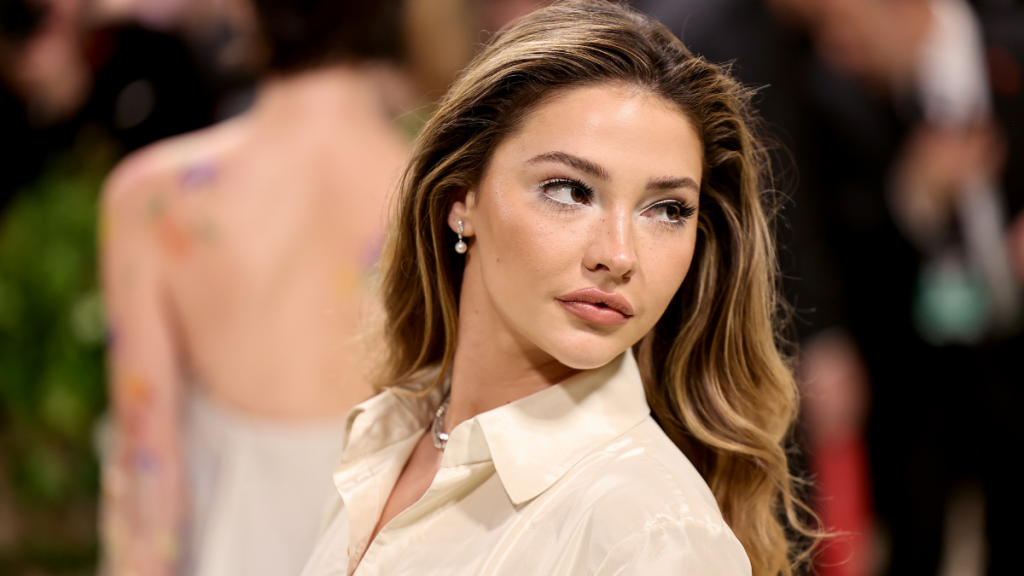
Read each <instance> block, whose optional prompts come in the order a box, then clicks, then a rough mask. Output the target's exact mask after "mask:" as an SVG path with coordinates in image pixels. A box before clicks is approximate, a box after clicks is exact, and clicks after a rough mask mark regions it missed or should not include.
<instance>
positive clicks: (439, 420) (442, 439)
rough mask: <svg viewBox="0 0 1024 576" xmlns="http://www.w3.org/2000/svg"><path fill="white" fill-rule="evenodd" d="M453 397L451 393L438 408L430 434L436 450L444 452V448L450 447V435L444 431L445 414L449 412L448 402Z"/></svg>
mask: <svg viewBox="0 0 1024 576" xmlns="http://www.w3.org/2000/svg"><path fill="white" fill-rule="evenodd" d="M451 397H452V396H451V394H450V393H449V394H448V395H447V396H445V397H444V401H443V402H441V405H440V406H438V407H437V412H436V413H435V414H434V422H433V423H432V424H431V425H430V433H431V435H432V436H433V437H434V448H437V449H438V450H444V447H445V446H447V445H448V433H447V432H445V431H444V413H445V412H446V411H447V410H448V400H449V399H451Z"/></svg>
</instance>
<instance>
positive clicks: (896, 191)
mask: <svg viewBox="0 0 1024 576" xmlns="http://www.w3.org/2000/svg"><path fill="white" fill-rule="evenodd" d="M637 6H638V8H640V9H643V10H646V11H648V12H650V13H652V14H653V15H655V16H657V17H659V18H662V19H664V20H665V21H666V22H671V24H670V26H672V27H673V28H674V29H678V30H681V31H682V32H683V37H684V39H686V40H687V43H688V45H689V46H690V47H691V48H693V49H694V50H695V51H696V52H698V53H701V54H703V55H705V56H707V57H708V58H710V59H712V60H713V61H734V64H733V70H734V71H735V73H736V74H737V75H738V76H739V77H740V78H741V79H743V80H744V81H745V82H747V83H748V84H749V85H753V86H759V87H763V88H761V96H760V97H759V99H758V107H759V109H760V110H761V111H762V112H763V113H764V114H765V116H766V118H767V120H768V121H769V122H770V123H771V124H773V125H774V126H775V131H774V132H775V134H776V136H777V137H778V138H779V140H780V141H781V142H782V143H783V144H784V145H785V146H787V148H789V149H790V150H791V151H792V153H793V156H794V159H795V163H796V167H797V168H798V170H799V174H798V178H799V180H798V181H797V182H793V183H788V182H782V183H781V185H782V186H783V188H784V189H785V190H787V191H789V190H793V192H792V196H793V199H794V203H793V205H791V206H787V208H786V211H785V212H784V216H785V217H786V219H787V220H788V221H789V226H790V227H791V228H790V230H785V229H784V231H787V232H789V238H787V237H786V234H785V233H784V234H783V235H782V236H783V241H784V242H786V240H789V243H788V246H784V247H783V248H782V250H783V255H785V253H786V252H787V251H792V253H793V258H792V259H791V260H788V261H787V259H786V258H785V257H783V258H782V264H783V276H784V278H787V279H788V282H786V284H787V285H788V286H787V293H789V294H791V299H792V300H793V301H794V303H795V308H796V316H797V320H798V322H797V325H798V327H799V328H800V330H799V335H800V338H801V342H802V353H801V357H802V360H801V370H800V375H801V380H802V382H803V386H804V404H805V406H804V408H805V429H806V431H807V436H808V442H809V448H810V455H811V462H812V465H813V469H814V472H815V474H816V480H817V483H816V484H817V486H816V489H817V492H818V495H819V510H820V511H821V513H822V516H823V521H824V522H825V523H826V525H827V526H830V527H832V528H835V529H839V530H841V531H844V532H846V533H847V534H846V536H844V537H843V538H841V539H839V540H838V541H837V542H836V543H834V544H831V545H830V546H828V547H826V548H825V550H824V552H823V554H822V557H821V559H820V564H819V566H818V568H819V571H820V572H821V573H823V574H851V575H853V574H869V573H873V572H874V571H875V570H876V567H877V565H878V564H877V563H878V562H879V561H884V560H885V559H884V558H878V557H876V556H877V554H879V553H880V551H878V550H876V549H875V547H874V542H875V537H874V536H873V535H872V534H871V532H872V529H871V508H872V498H873V496H872V492H878V498H879V499H880V500H881V501H880V502H879V503H878V506H879V511H880V513H881V515H882V517H883V520H884V521H885V524H886V525H888V526H889V528H890V530H892V531H893V542H892V550H893V556H892V558H891V564H892V565H891V567H890V568H889V569H890V571H891V572H892V573H896V574H901V573H934V572H935V569H936V565H937V563H938V557H939V541H940V538H941V530H942V522H941V515H942V511H943V508H944V506H945V499H946V497H947V496H948V494H949V489H950V486H951V483H952V482H953V481H954V480H953V479H954V478H955V477H957V476H958V475H961V476H962V475H963V474H964V473H965V472H967V473H981V474H982V475H983V476H985V478H986V481H985V483H986V485H991V486H992V487H993V489H994V490H993V494H995V495H996V498H997V499H999V500H1001V501H1005V500H1006V499H1007V498H1010V496H1009V495H1008V494H1009V493H1008V492H1007V491H1006V490H1005V482H1004V481H1002V480H1000V476H1005V474H1000V473H999V472H998V470H999V466H1000V462H1001V460H1000V458H999V457H998V456H997V454H998V451H999V450H998V449H997V448H993V449H992V451H987V450H986V451H985V452H984V453H985V454H986V456H985V457H982V458H981V459H977V458H975V457H974V456H973V450H967V451H966V452H963V453H962V454H961V457H960V458H956V457H951V456H949V453H948V452H943V451H941V450H942V449H941V447H942V446H943V445H945V446H951V447H952V446H963V445H964V442H965V440H966V439H968V438H969V439H971V441H973V442H974V444H975V445H991V444H992V441H991V440H990V438H995V439H999V442H997V443H996V445H999V446H1005V445H1006V444H1005V443H1004V442H1003V440H1006V441H1008V442H1010V443H1012V442H1013V440H1011V439H1012V438H1020V432H1019V428H1020V427H1019V425H1018V426H1014V425H1013V424H1012V422H1014V420H1015V419H1017V420H1019V419H1020V416H1021V410H1020V406H1021V403H1020V398H1019V397H1020V394H1019V392H1017V393H1015V392H1012V389H1013V387H1012V385H1010V383H1012V382H1014V381H1019V380H1020V379H1021V376H1020V373H1019V370H1015V369H1014V368H1013V362H1012V361H1008V359H1009V358H1011V357H1012V355H1013V353H1014V352H1013V351H1014V350H1017V351H1018V352H1017V353H1018V354H1019V350H1020V344H1019V339H1020V337H1019V336H1016V337H1012V336H1010V335H1012V333H1013V331H1014V330H1015V320H1014V317H1015V312H1014V309H1015V304H1014V300H1015V296H1014V293H1015V288H1014V287H1013V284H1012V282H1008V281H1007V279H1008V276H1009V275H1008V273H1007V266H1006V262H1007V259H1006V257H1005V253H1006V250H1005V249H1002V248H1001V244H1002V239H1001V234H1000V231H1001V230H1002V229H1003V219H1004V218H1003V217H1001V216H1000V215H999V211H1000V209H1001V208H1002V205H1004V204H1005V205H1006V206H1007V208H1008V211H1009V213H1014V212H1016V211H1017V210H1019V207H1020V201H1019V199H1015V198H1019V196H1020V191H1021V186H1020V185H1019V179H1018V180H1017V182H1018V184H1017V185H1013V184H1012V181H1011V179H1009V178H1006V179H1004V174H1003V172H1002V171H1001V160H1000V158H1001V156H1002V153H1003V147H1002V146H1001V144H1000V142H999V140H1000V137H999V136H998V135H997V132H998V130H997V129H994V128H993V126H994V124H995V123H996V122H997V121H998V120H1002V125H1003V126H1013V125H1014V124H1013V122H1012V115H1011V116H1009V117H1008V116H1006V112H1007V111H1008V110H1009V111H1012V109H1013V107H1012V106H1005V105H1001V104H1002V103H1001V101H1000V100H998V99H997V100H996V106H995V115H993V113H992V112H991V111H992V109H993V107H992V106H991V105H990V104H989V102H988V101H987V100H988V98H989V94H988V93H987V92H988V81H987V79H986V78H985V69H984V64H983V59H982V55H983V54H984V52H983V50H984V48H983V46H982V38H981V34H982V33H983V34H985V36H987V37H988V38H986V40H988V41H990V42H991V41H993V40H992V38H993V37H994V35H995V34H997V33H1001V34H1003V36H1007V35H1010V36H1012V32H1008V31H1012V30H1013V24H1012V23H1011V22H1014V21H1016V22H1019V21H1020V20H1019V19H1016V20H1014V19H1012V18H1007V16H1009V14H1007V12H1010V11H1011V10H1010V9H1008V8H1007V9H1003V10H1001V13H1000V14H999V16H998V17H997V16H995V15H993V19H992V20H993V22H994V21H995V20H996V19H997V18H998V25H992V26H987V27H983V28H981V29H979V26H978V23H977V19H976V17H974V16H973V15H972V14H971V11H970V9H969V8H967V7H966V5H964V4H961V3H956V2H934V3H932V2H924V1H917V0H863V1H861V0H857V1H846V0H827V1H824V2H808V1H806V0H771V1H770V2H761V1H758V0H750V1H745V0H735V1H718V2H708V1H702V0H690V1H685V2H658V1H657V0H653V1H651V0H647V1H641V2H638V3H637ZM684 23H685V28H684ZM799 27H807V28H808V29H809V30H810V31H811V32H812V34H813V35H814V37H815V38H814V39H815V41H816V44H817V50H816V52H817V55H815V54H814V53H812V52H811V50H810V46H808V47H806V48H805V47H804V44H805V43H804V42H802V41H801V40H800V39H799V34H794V33H793V32H799V30H797V28H799ZM1017 30H1018V32H1017V37H1019V36H1020V30H1024V27H1019V26H1018V27H1017ZM1003 41H1004V42H1006V40H1005V39H1004V40H1003ZM1011 42H1012V40H1011ZM1017 42H1018V43H1019V40H1017ZM990 54H991V51H990ZM998 54H999V55H1001V58H1002V59H1001V60H1000V62H1003V63H1004V65H1003V69H1009V72H1006V73H1005V74H1004V78H1009V79H1010V80H1005V81H1003V82H1002V85H1003V86H1007V87H1011V86H1014V85H1015V84H1014V83H1013V81H1012V78H1014V77H1016V76H1015V73H1017V72H1016V71H1019V69H1020V68H1019V65H1018V66H1017V67H1016V68H1015V67H1014V64H1013V60H1012V59H1010V58H1009V56H1008V53H1006V52H999V53H998ZM1004 90H1005V89H1004ZM1016 102H1017V110H1018V111H1019V110H1020V108H1021V107H1020V99H1019V98H1018V100H1016ZM922 119H923V120H925V121H926V122H925V123H920V124H919V120H922ZM1011 137H1012V135H1011ZM1019 150H1020V148H1019V147H1018V148H1017V151H1018V152H1017V153H1018V154H1019ZM1012 151H1013V150H1012V148H1011V152H1012ZM1010 165H1011V166H1012V165H1013V162H1011V163H1010ZM785 176H786V174H783V177H785ZM1001 181H1005V182H1006V183H1007V184H1006V185H1004V186H1003V191H1004V192H1005V196H1004V195H1003V194H1001V193H1000V191H999V185H1000V183H1001ZM791 187H792V188H791ZM979 189H980V193H979ZM971 190H973V191H974V193H971V192H970V191H971ZM965 191H966V194H965V193H964V192H965ZM922 193H924V195H927V198H926V200H925V202H924V203H923V204H924V209H923V211H922V210H921V209H920V208H919V207H920V206H921V204H922V202H920V200H921V199H922V196H923V194H922ZM908 196H910V197H912V201H910V202H907V200H908ZM960 198H970V199H971V200H970V202H973V203H974V206H973V207H969V208H968V209H966V210H965V209H964V207H962V206H959V204H961V203H962V201H961V200H959V199H960ZM979 198H981V199H983V201H982V202H977V200H978V199H979ZM932 199H934V200H935V201H937V202H936V204H937V205H938V206H939V207H940V209H939V210H937V211H936V210H931V208H933V206H932V205H931V204H932ZM908 205H909V207H910V210H907V207H908ZM979 206H980V207H981V209H980V210H979V209H978V207H979ZM968 211H971V212H975V213H976V212H981V213H982V218H981V221H982V222H988V224H984V225H978V223H977V222H978V219H977V218H965V217H964V213H965V212H968ZM908 212H913V213H914V214H913V215H911V217H910V218H909V220H911V221H913V222H911V223H909V224H910V225H909V226H908V218H907V215H908V214H907V213H908ZM922 212H924V218H920V215H921V213H922ZM986 212H987V213H988V215H987V216H986V215H985V213H986ZM936 216H937V218H936ZM936 222H938V223H939V224H940V226H939V227H938V229H939V231H940V235H939V236H940V237H939V240H941V242H939V244H938V248H939V251H940V252H942V251H943V249H944V248H945V247H948V246H949V245H950V244H952V245H953V246H954V247H956V246H960V247H961V248H960V250H961V252H963V251H968V252H969V251H973V252H974V254H975V256H974V257H973V258H974V260H976V261H979V262H978V263H975V264H969V265H968V266H967V268H968V269H969V271H970V274H973V275H975V276H973V278H972V279H971V281H970V282H971V284H972V288H971V289H972V290H975V292H974V293H975V294H981V295H982V296H981V297H982V298H984V299H986V300H988V301H990V302H994V303H997V304H998V301H999V300H1001V301H1002V302H1003V306H1002V308H1001V310H1000V311H999V312H996V313H994V314H990V315H989V316H988V318H989V319H988V320H986V322H989V323H988V324H985V323H984V322H982V323H981V324H980V326H981V331H980V332H979V333H978V335H977V336H975V338H977V339H978V340H975V342H976V343H975V344H973V345H968V346H965V345H963V344H946V345H941V344H939V345H937V344H936V343H935V342H930V341H926V340H925V339H924V337H923V336H922V334H921V325H920V322H919V320H918V319H917V318H916V317H917V316H918V314H917V310H916V309H917V308H920V306H919V305H915V301H916V300H917V299H918V296H919V294H920V291H921V287H922V284H921V282H920V280H921V279H920V278H919V271H923V270H927V269H928V266H927V262H928V260H929V258H930V256H929V254H930V252H931V251H933V250H934V248H930V247H928V246H926V245H923V244H922V243H921V242H920V240H919V238H917V237H915V232H914V227H915V226H916V227H918V228H920V227H921V226H920V225H922V224H923V225H924V228H925V229H926V230H934V229H935V228H934V224H935V223H936ZM972 222H973V223H972ZM965 223H966V225H967V227H971V228H973V229H974V230H975V231H978V230H979V229H980V230H981V232H982V233H981V234H980V235H979V234H975V236H976V238H975V239H974V240H972V242H973V244H974V246H975V248H973V249H967V250H964V246H965V244H966V243H965V242H964V241H963V240H962V238H963V234H962V232H961V229H962V228H964V227H965V226H963V224H965ZM977 236H980V238H978V237H977ZM979 240H980V241H979ZM977 246H985V247H987V248H984V249H980V250H979V249H978V248H977ZM979 256H980V257H979ZM985 260H987V261H988V262H984V261H985ZM960 261H961V262H963V260H962V259H961V260H960ZM993 263H994V265H992V264H993ZM960 270H961V272H962V271H963V270H964V267H963V265H960ZM960 277H961V278H963V277H964V276H963V275H961V276H960ZM961 285H962V284H961ZM986 294H988V295H986ZM953 295H955V294H953ZM971 299H974V300H977V299H975V298H974V297H973V296H972V297H971ZM972 307H973V304H971V303H970V302H968V303H966V305H965V304H963V303H961V304H958V303H957V302H956V301H955V300H954V301H949V300H946V301H945V303H944V304H942V305H940V306H939V309H940V310H944V311H946V312H948V313H949V315H950V316H952V317H953V318H954V319H955V318H956V316H957V315H958V314H959V315H960V317H961V318H962V317H963V314H962V313H963V312H964V311H965V310H966V311H967V314H968V315H970V314H972V312H970V310H971V308H972ZM1000 324H1001V325H1000ZM948 328H950V326H946V327H944V332H945V335H949V333H951V332H952V330H948ZM1008 336H1010V337H1009V339H1007V338H1008ZM931 338H932V339H933V338H934V332H933V335H932V336H931ZM1015 342H1016V343H1015ZM958 378H959V379H964V378H967V379H970V380H971V381H979V383H980V384H981V385H980V386H979V387H978V388H977V389H976V393H974V394H970V395H969V396H968V397H967V398H965V397H964V396H963V395H961V394H956V393H954V391H955V390H956V389H957V387H956V385H955V384H953V383H954V382H956V381H957V379H958ZM995 398H999V399H1000V400H999V401H995ZM986 413H988V414H990V415H991V416H992V417H991V418H988V419H986V417H985V414H986ZM954 415H957V416H954ZM954 419H955V421H956V422H970V424H964V425H963V426H959V427H958V426H956V425H955V424H953V421H954ZM947 422H948V424H947ZM866 425H867V426H868V430H869V431H870V434H868V440H869V444H870V448H871V451H870V454H867V453H866V448H867V447H866V446H865V445H864V433H865V426H866ZM974 429H977V430H984V431H985V432H979V433H976V434H975V433H973V432H971V433H967V430H974ZM869 458H870V461H871V464H872V467H873V468H874V474H873V475H872V482H871V483H869V482H868V477H867V474H868V472H869V467H868V459H869ZM981 460H987V462H983V461H981ZM871 484H873V486H871ZM1000 486H1003V487H1002V488H1001V487H1000ZM995 505H996V506H999V504H995ZM1016 509H1017V508H1016V507H1015V506H1010V507H1009V508H1007V507H1005V506H1004V507H1002V509H1000V510H995V511H994V513H993V514H990V515H989V530H988V532H989V534H990V538H991V537H995V538H997V539H999V540H1000V541H1003V542H1008V541H1012V539H1013V538H1012V536H1011V537H1010V538H1009V539H1007V536H1006V535H1007V534H1013V533H1014V532H1015V531H1014V530H1013V529H1011V528H1007V523H1008V521H1009V519H1010V518H1012V517H1013V514H1014V513H1013V512H1009V511H1008V510H1016ZM1000 549H1001V550H1002V551H1008V550H1010V548H1009V547H1006V546H1000ZM996 556H998V558H997V557H995V556H994V557H993V563H992V565H991V568H992V570H993V573H998V572H999V570H1001V569H1005V568H999V566H1004V567H1005V566H1009V564H1007V563H1006V562H1005V561H1004V560H1008V558H1007V557H1006V556H1003V554H1002V552H999V553H997V554H996ZM1000 558H1002V559H1003V560H1001V559H1000ZM918 560H920V561H918Z"/></svg>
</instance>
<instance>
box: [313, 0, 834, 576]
mask: <svg viewBox="0 0 1024 576" xmlns="http://www.w3.org/2000/svg"><path fill="white" fill-rule="evenodd" d="M749 97H750V93H749V92H748V91H747V90H745V89H743V88H742V87H741V85H740V84H739V83H737V82H735V81H734V80H733V79H732V78H731V77H730V76H729V75H728V74H727V73H726V72H725V71H724V70H723V69H722V68H720V67H717V66H715V65H711V64H708V63H707V62H705V61H704V60H702V59H700V58H696V57H693V56H692V55H691V54H690V53H689V52H688V51H687V50H686V48H685V47H684V46H683V45H682V43H681V42H680V41H679V40H678V39H677V38H676V37H675V36H673V35H672V34H671V32H669V31H668V30H667V29H665V28H664V27H663V26H661V25H659V24H657V23H656V22H655V21H653V20H651V19H650V18H647V17H645V16H642V15H640V14H638V13H635V12H633V11H631V10H630V9H629V8H626V7H623V6H621V5H618V4H615V3H609V2H604V1H600V0H587V1H584V0H578V1H568V2H557V3H555V4H554V5H552V6H549V7H546V8H542V9H540V10H538V11H536V12H534V13H532V14H531V15H529V16H527V17H526V18H524V19H522V20H519V21H517V23H516V24H515V25H514V26H512V27H511V28H509V29H506V30H505V31H504V32H503V33H502V34H500V35H498V36H497V38H496V40H495V41H494V43H493V44H491V45H490V46H489V47H488V48H486V49H485V50H484V51H483V52H482V53H481V55H480V56H478V57H477V59H476V60H474V62H473V63H472V64H471V65H470V67H469V68H467V69H466V70H465V71H464V72H463V74H462V75H461V76H460V78H459V79H458V80H457V81H456V83H455V84H454V86H453V87H452V89H451V91H450V92H449V94H448V95H447V96H446V97H445V99H444V100H443V102H442V104H441V107H440V109H439V111H438V113H437V114H436V115H435V116H434V118H433V119H432V120H431V121H430V122H429V123H428V124H427V125H426V126H425V128H424V129H423V130H422V131H421V132H420V134H419V137H418V140H417V142H416V144H415V146H414V152H413V160H412V161H411V163H410V165H409V168H408V169H407V171H406V175H405V178H404V180H403V182H402V184H401V186H400V192H399V198H398V205H397V208H396V213H395V215H394V219H393V220H392V223H391V228H390V232H391V234H390V237H389V242H388V245H387V249H386V252H385V257H384V262H385V265H384V270H383V286H382V287H383V294H384V296H383V298H384V308H385V311H386V315H387V316H386V321H385V326H386V328H385V337H386V340H387V343H388V345H389V348H388V355H387V356H386V357H385V359H384V360H383V362H382V365H381V368H382V370H383V373H382V374H381V376H380V381H381V383H382V385H383V390H382V391H381V393H380V394H378V395H377V396H375V397H373V398H372V399H370V400H368V401H366V402H364V403H362V404H360V405H359V406H357V407H356V408H355V409H354V410H353V411H352V412H351V413H350V415H349V418H348V424H347V427H346V429H347V431H348V433H347V435H346V441H345V443H346V446H345V452H344V455H343V456H342V463H341V465H340V466H339V467H338V469H337V470H336V472H335V483H336V485H337V488H338V494H337V495H336V498H335V502H334V503H333V506H332V507H331V509H330V510H331V512H332V514H333V516H332V517H331V519H330V521H329V523H328V524H326V525H325V529H324V531H323V534H322V536H321V540H320V542H319V544H318V545H317V548H316V550H315V551H314V553H313V556H312V557H311V559H310V562H309V564H307V566H306V569H305V572H304V573H305V574H306V575H307V576H318V575H327V574H341V573H347V574H353V573H354V574H366V575H371V574H389V575H399V574H422V573H444V574H494V575H500V574H509V575H512V574H515V575H519V574H561V575H582V574H676V573H685V574H716V575H724V574H751V573H752V574H756V575H758V576H768V575H774V574H785V575H789V574H792V573H793V572H792V571H793V566H792V563H799V561H800V559H801V558H805V557H806V554H807V552H806V550H804V549H803V548H801V547H800V546H798V545H797V544H796V543H795V542H793V540H792V532H795V531H799V532H803V533H805V534H810V535H812V537H813V535H814V533H813V531H809V530H808V529H807V528H806V527H805V526H804V524H803V523H802V521H801V520H800V517H799V512H798V511H799V510H800V509H801V505H800V500H799V498H798V497H797V496H796V494H795V493H794V488H793V484H792V477H791V475H790V471H789V468H788V456H787V452H786V450H785V449H784V444H785V443H786V439H787V437H788V433H789V431H790V427H791V424H792V422H793V416H794V414H795V410H796V407H797V403H796V388H795V383H794V380H793V376H792V374H791V373H790V371H789V367H788V365H787V363H786V361H785V359H784V357H783V354H782V353H781V352H780V350H779V349H778V348H777V346H776V342H775V329H776V327H777V325H776V323H775V320H776V318H775V314H776V311H777V309H776V304H777V295H776V293H775V284H774V273H775V265H774V258H775V256H774V247H773V244H772V240H771V233H770V223H769V220H770V214H769V212H770V209H769V208H768V206H769V205H771V204H772V198H771V194H770V192H767V193H766V192H765V189H764V186H765V184H766V183H767V182H766V171H767V168H768V163H767V158H766V156H765V151H764V149H763V148H762V145H761V143H760V141H759V140H758V138H757V137H756V136H755V135H754V133H753V130H754V122H755V120H754V117H753V116H752V113H751V108H750V102H749ZM691 263H692V269H691ZM385 423H386V424H385Z"/></svg>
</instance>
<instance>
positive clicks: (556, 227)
mask: <svg viewBox="0 0 1024 576" xmlns="http://www.w3.org/2000/svg"><path fill="white" fill-rule="evenodd" d="M489 192H490V194H489V198H488V199H487V201H485V202H482V203H481V208H484V210H483V211H482V212H483V213H484V214H486V217H485V225H484V226H483V227H482V228H481V230H480V233H479V234H480V236H481V238H480V240H481V245H480V247H481V255H482V256H483V258H484V261H483V262H482V265H483V271H484V276H485V278H486V279H488V280H489V281H488V284H489V287H490V288H492V289H493V291H495V292H501V293H507V292H510V291H512V290H518V291H519V292H520V294H521V295H525V294H528V293H529V292H535V291H536V289H537V288H538V287H540V286H543V285H546V284H549V283H550V282H551V280H552V279H553V278H555V276H556V275H557V274H558V273H564V272H565V271H566V270H567V268H566V266H571V265H572V260H573V258H576V260H579V258H578V252H579V250H578V249H577V247H576V246H575V245H574V243H573V241H574V240H576V241H577V242H578V239H579V238H580V235H579V234H573V233H572V227H571V226H568V225H567V224H568V223H567V222H559V220H561V219H560V218H558V216H557V215H553V214H551V213H549V211H546V210H544V207H543V206H538V204H539V202H536V201H535V199H534V198H532V197H531V196H530V192H529V191H524V190H519V189H517V188H515V187H514V186H511V185H495V186H493V187H492V188H491V189H490V190H489ZM485 204H490V205H489V206H486V205H485ZM524 286H526V287H529V288H530V290H529V291H526V290H524V289H522V287H524Z"/></svg>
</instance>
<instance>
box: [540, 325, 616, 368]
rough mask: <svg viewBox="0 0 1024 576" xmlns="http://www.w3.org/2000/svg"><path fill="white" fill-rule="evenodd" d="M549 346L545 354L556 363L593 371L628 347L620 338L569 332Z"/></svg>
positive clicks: (576, 331)
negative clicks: (556, 361)
mask: <svg viewBox="0 0 1024 576" xmlns="http://www.w3.org/2000/svg"><path fill="white" fill-rule="evenodd" d="M570 332H575V334H571V333H570V334H565V335H564V336H563V337H562V338H559V339H558V340H557V341H555V342H551V343H550V345H549V346H545V347H544V348H546V350H545V351H546V352H547V353H548V354H550V355H551V356H552V357H554V359H555V360H558V362H560V363H562V364H564V365H566V366H568V367H569V368H575V369H576V370H594V369H596V368H600V367H602V366H604V365H605V364H608V363H609V362H611V361H612V360H614V359H616V358H617V357H618V356H619V354H622V353H623V352H625V351H626V349H628V348H629V347H630V344H629V343H628V342H622V341H621V338H615V337H611V336H602V335H597V334H593V333H586V332H581V331H580V330H570Z"/></svg>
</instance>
